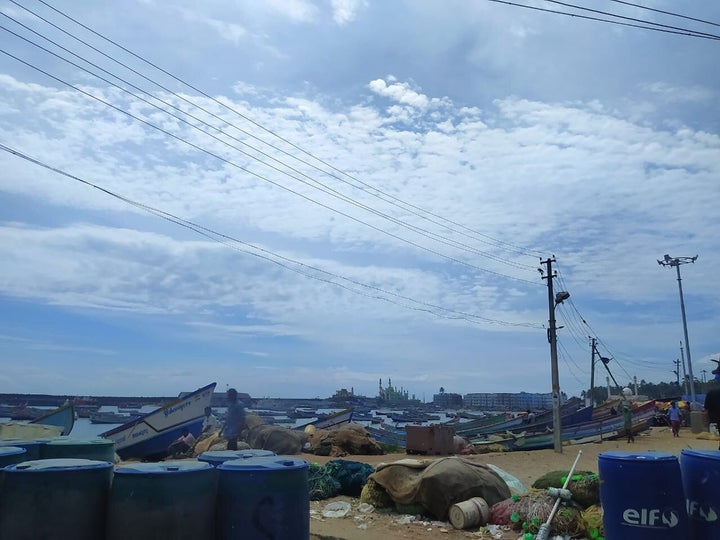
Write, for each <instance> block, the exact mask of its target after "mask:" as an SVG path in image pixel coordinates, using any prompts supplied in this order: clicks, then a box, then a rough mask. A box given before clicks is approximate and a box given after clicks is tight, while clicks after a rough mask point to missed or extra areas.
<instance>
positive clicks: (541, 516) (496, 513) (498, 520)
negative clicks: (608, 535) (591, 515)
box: [490, 489, 585, 538]
mask: <svg viewBox="0 0 720 540" xmlns="http://www.w3.org/2000/svg"><path fill="white" fill-rule="evenodd" d="M554 505H555V497H551V496H550V495H549V494H548V493H547V492H545V491H540V490H535V489H533V490H530V492H529V493H528V494H527V495H524V496H519V495H513V497H512V498H510V499H506V500H504V501H501V502H499V503H497V504H495V505H493V506H492V508H491V509H490V522H491V523H494V524H496V525H509V526H510V527H512V528H513V529H514V530H516V531H523V532H525V533H531V534H537V532H538V531H539V530H540V526H541V525H542V524H543V523H545V522H546V521H547V519H548V517H549V516H550V512H551V511H552V508H553V506H554ZM584 532H585V523H584V521H583V519H582V514H581V512H580V509H579V508H578V507H577V506H576V505H574V504H572V503H565V502H563V503H561V504H560V506H559V507H558V510H557V512H556V513H555V516H554V517H553V520H552V522H551V523H550V533H551V534H553V535H567V536H570V537H571V538H577V537H580V536H582V535H583V534H584Z"/></svg>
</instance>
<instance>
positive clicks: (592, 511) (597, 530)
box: [582, 504, 605, 540]
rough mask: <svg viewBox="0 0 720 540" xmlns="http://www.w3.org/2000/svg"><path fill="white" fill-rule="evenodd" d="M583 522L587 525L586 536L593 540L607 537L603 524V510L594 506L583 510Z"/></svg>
mask: <svg viewBox="0 0 720 540" xmlns="http://www.w3.org/2000/svg"><path fill="white" fill-rule="evenodd" d="M582 518H583V522H584V523H585V534H586V536H587V537H588V538H590V539H591V540H601V539H602V538H604V537H605V530H604V529H603V523H602V508H601V507H600V506H599V505H597V504H594V505H592V506H590V507H589V508H586V509H585V510H583V513H582Z"/></svg>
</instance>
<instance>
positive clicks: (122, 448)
mask: <svg viewBox="0 0 720 540" xmlns="http://www.w3.org/2000/svg"><path fill="white" fill-rule="evenodd" d="M215 385H216V383H211V384H209V385H207V386H203V387H202V388H199V389H197V390H195V391H194V392H190V393H188V394H184V395H183V397H181V398H178V399H176V400H175V401H173V402H171V403H168V404H167V405H164V406H162V407H160V408H159V409H157V410H155V411H153V412H150V413H147V414H144V415H142V416H140V417H138V418H136V419H134V420H131V421H130V422H127V423H125V424H123V425H121V426H117V427H115V428H113V429H111V430H109V431H106V432H104V433H101V434H100V436H101V437H106V438H108V439H112V440H113V441H115V451H116V452H117V454H118V455H119V456H120V458H121V459H131V458H138V459H143V458H148V459H153V458H156V457H159V456H161V455H163V454H164V453H165V452H166V450H167V447H168V446H170V443H172V442H173V441H174V440H175V439H177V438H178V437H180V435H181V432H182V429H183V428H187V429H188V430H189V431H190V433H192V434H193V435H194V436H195V437H197V436H198V435H200V430H201V429H202V422H203V418H204V417H205V407H210V403H211V401H212V396H213V391H214V390H215Z"/></svg>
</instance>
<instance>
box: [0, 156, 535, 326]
mask: <svg viewBox="0 0 720 540" xmlns="http://www.w3.org/2000/svg"><path fill="white" fill-rule="evenodd" d="M0 150H2V151H4V152H6V153H8V154H11V155H14V156H16V157H18V158H21V159H23V160H25V161H27V162H30V163H32V164H34V165H37V166H40V167H43V168H45V169H47V170H49V171H52V172H54V173H56V174H59V175H62V176H65V177H67V178H70V179H72V180H75V181H77V182H79V183H82V184H84V185H86V186H88V187H91V188H94V189H97V190H98V191H100V192H102V193H104V194H106V195H109V196H111V197H113V198H115V199H118V200H120V201H123V202H125V203H126V204H129V205H132V206H134V207H136V208H138V209H141V210H144V211H146V212H148V213H150V214H153V215H155V216H157V217H160V218H162V219H164V220H167V221H169V222H171V223H175V224H176V225H180V226H182V227H185V228H187V229H190V230H192V231H194V232H196V233H198V234H200V235H202V236H204V237H206V238H208V239H210V240H213V241H215V242H219V243H222V244H224V245H227V246H229V247H233V248H234V249H236V250H238V251H240V252H242V253H246V254H248V255H252V256H254V257H258V258H260V259H264V260H267V261H269V262H272V263H274V264H277V265H279V266H281V267H283V268H286V269H288V270H290V271H292V272H295V273H298V274H300V275H303V276H305V277H308V278H311V279H316V280H318V281H322V282H324V283H328V284H332V285H336V286H338V287H341V288H343V289H345V290H348V291H349V292H352V293H355V294H360V295H362V296H366V297H368V298H373V299H377V300H384V301H386V302H389V303H392V304H395V305H398V306H400V307H404V308H407V309H413V310H415V311H423V312H427V313H430V314H432V315H436V316H439V317H444V318H448V319H463V320H467V321H468V322H471V323H476V324H480V322H483V323H492V324H499V325H502V326H515V327H525V328H533V329H540V328H541V327H542V326H541V325H539V324H536V323H513V322H509V321H503V320H500V319H492V318H489V317H482V316H480V315H476V314H473V313H467V312H463V311H458V310H453V309H449V308H444V307H442V306H438V305H435V304H431V303H429V302H424V301H420V300H416V299H414V298H412V297H409V296H405V295H402V294H399V293H394V292H392V291H388V290H386V289H383V288H381V287H376V286H374V285H369V284H366V283H363V282H361V281H358V280H355V279H352V278H348V277H346V276H342V275H340V274H336V273H334V272H330V271H327V270H323V269H321V268H318V267H315V266H312V265H309V264H306V263H303V262H300V261H297V260H294V259H291V258H289V257H285V256H283V255H280V254H278V253H275V252H273V251H271V250H268V249H265V248H261V247H258V246H255V245H253V244H251V243H248V242H245V241H243V240H239V239H237V238H234V237H232V236H230V235H226V234H223V233H220V232H217V231H215V230H213V229H210V228H208V227H204V226H202V225H198V224H197V223H194V222H192V221H190V220H185V219H183V218H180V217H178V216H176V215H174V214H172V213H170V212H165V211H163V210H160V209H158V208H155V207H153V206H150V205H146V204H143V203H140V202H137V201H134V200H133V199H130V198H128V197H125V196H123V195H120V194H118V193H115V192H113V191H111V190H109V189H107V188H104V187H102V186H99V185H98V184H95V183H93V182H90V181H88V180H85V179H83V178H80V177H79V176H76V175H73V174H71V173H68V172H66V171H63V170H61V169H59V168H57V167H53V166H51V165H49V164H46V163H44V162H42V161H40V160H38V159H35V158H33V157H31V156H29V155H27V154H25V153H23V152H21V151H19V150H16V149H14V148H11V147H9V146H6V145H5V144H2V143H0ZM229 242H233V243H237V244H241V245H244V246H247V247H249V248H252V249H253V250H256V251H258V252H260V253H255V252H253V251H248V250H245V249H241V248H239V247H237V246H232V245H231V244H230V243H229ZM272 257H275V258H277V259H280V261H278V260H275V259H273V258H272ZM281 261H285V263H292V264H294V265H297V266H300V267H302V268H303V269H306V270H312V271H314V272H319V273H322V274H325V275H327V276H330V277H333V278H338V279H341V280H344V281H347V282H350V283H352V284H355V285H358V286H362V287H364V288H367V289H370V290H373V291H376V292H379V293H382V294H384V295H390V296H394V297H396V298H400V299H402V300H406V301H410V302H413V303H416V304H419V305H422V306H425V307H423V308H418V307H412V306H408V305H405V304H401V303H398V302H395V301H393V300H391V299H389V298H385V297H382V296H377V295H370V294H367V293H363V292H361V291H358V290H356V289H352V288H351V287H348V286H346V285H343V284H342V283H337V282H335V281H332V280H329V279H325V278H321V277H318V276H316V275H314V274H311V273H309V272H307V271H301V270H299V269H297V268H292V267H290V266H288V265H287V264H285V263H283V262H281ZM428 308H432V310H431V309H428ZM438 309H439V310H442V311H445V312H447V313H450V314H455V316H446V315H443V314H441V313H437V311H434V310H438Z"/></svg>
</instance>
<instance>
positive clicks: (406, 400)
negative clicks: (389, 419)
mask: <svg viewBox="0 0 720 540" xmlns="http://www.w3.org/2000/svg"><path fill="white" fill-rule="evenodd" d="M377 400H378V403H382V404H385V405H389V404H403V405H418V404H419V403H420V400H419V399H417V398H415V395H414V394H413V396H412V397H410V395H409V393H408V391H407V390H405V389H404V388H395V387H394V386H393V385H392V380H390V379H389V378H388V383H387V386H386V387H383V383H382V379H380V385H379V389H378V397H377Z"/></svg>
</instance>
